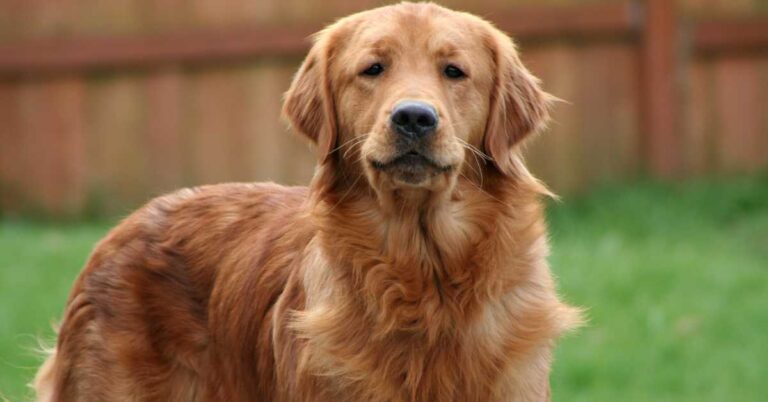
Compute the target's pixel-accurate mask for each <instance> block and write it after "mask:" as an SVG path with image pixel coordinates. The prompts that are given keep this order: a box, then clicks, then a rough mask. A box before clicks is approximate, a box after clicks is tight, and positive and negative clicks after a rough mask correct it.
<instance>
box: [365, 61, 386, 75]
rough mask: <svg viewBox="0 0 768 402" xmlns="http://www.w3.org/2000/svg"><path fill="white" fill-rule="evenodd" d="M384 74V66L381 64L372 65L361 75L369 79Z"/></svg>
mask: <svg viewBox="0 0 768 402" xmlns="http://www.w3.org/2000/svg"><path fill="white" fill-rule="evenodd" d="M383 72H384V66H382V65H381V63H374V64H372V65H371V66H370V67H368V68H366V69H365V70H363V72H362V73H360V74H361V75H367V76H369V77H375V76H377V75H380V74H381V73H383Z"/></svg>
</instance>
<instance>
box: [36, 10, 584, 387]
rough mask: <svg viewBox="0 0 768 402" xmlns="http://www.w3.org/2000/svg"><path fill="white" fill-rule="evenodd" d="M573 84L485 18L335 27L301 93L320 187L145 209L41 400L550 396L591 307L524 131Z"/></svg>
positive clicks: (101, 256) (294, 120) (289, 105)
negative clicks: (560, 273) (569, 271)
mask: <svg viewBox="0 0 768 402" xmlns="http://www.w3.org/2000/svg"><path fill="white" fill-rule="evenodd" d="M553 99H554V98H553V97H552V96H550V95H548V94H547V93H545V92H544V91H543V90H542V89H541V87H540V84H539V82H538V80H537V79H536V78H535V77H534V76H533V75H532V74H531V73H530V72H529V71H528V70H527V69H526V68H525V67H524V66H523V64H522V63H521V61H520V58H519V56H518V53H517V51H516V48H515V45H514V44H513V42H512V40H511V39H510V38H509V37H507V36H506V35H505V34H503V33H501V32H500V31H498V30H497V29H495V28H494V27H493V26H492V25H491V24H490V23H488V22H486V21H484V20H482V19H480V18H478V17H475V16H473V15H470V14H466V13H461V12H455V11H452V10H448V9H446V8H442V7H440V6H437V5H434V4H428V3H402V4H398V5H392V6H386V7H382V8H377V9H373V10H369V11H365V12H361V13H358V14H354V15H351V16H349V17H346V18H343V19H341V20H339V21H337V22H336V23H334V24H332V25H330V26H329V27H327V28H326V29H324V30H323V31H321V32H320V33H318V34H317V35H316V36H315V37H314V44H313V46H312V48H311V50H310V52H309V54H308V56H307V57H306V59H305V60H304V62H303V65H302V66H301V68H300V70H299V71H298V73H297V74H296V76H295V77H294V80H293V82H292V84H291V86H290V88H289V90H288V92H287V93H286V95H285V100H284V109H283V112H284V115H285V117H286V118H287V120H288V121H289V123H290V124H291V126H292V127H293V129H294V130H295V131H297V132H298V133H300V134H302V135H304V136H306V137H307V138H309V140H310V141H311V143H313V144H314V148H315V149H316V151H317V155H318V166H317V169H316V171H315V175H314V177H313V179H312V181H311V183H310V185H309V187H283V186H279V185H276V184H271V183H250V184H220V185H210V186H202V187H197V188H192V189H184V190H180V191H178V192H175V193H173V194H170V195H166V196H162V197H159V198H156V199H154V200H152V201H150V202H149V203H148V204H147V205H145V206H144V207H142V208H141V209H139V210H138V211H137V212H135V213H133V214H132V215H130V216H129V217H128V218H126V219H125V220H124V221H123V222H121V223H120V224H119V225H118V226H117V227H116V228H114V229H113V230H112V231H111V232H110V233H109V234H108V235H107V236H106V237H105V238H104V239H103V240H101V242H100V243H99V244H98V245H97V246H96V248H95V250H94V252H93V253H92V255H91V256H90V259H89V261H88V262H87V264H86V266H85V268H84V270H83V271H82V273H81V274H80V276H79V277H78V278H77V280H76V282H75V283H74V285H73V288H72V292H71V295H70V297H69V300H68V302H67V306H66V310H65V312H64V316H63V318H62V322H61V324H60V328H59V330H58V339H57V344H56V346H55V349H54V350H53V351H52V352H51V354H50V356H49V357H48V359H47V361H46V362H45V363H44V364H43V366H42V367H41V368H40V370H39V372H38V374H37V376H36V379H35V383H34V387H35V388H36V392H37V397H38V400H39V401H56V402H64V401H101V402H103V401H228V402H240V401H242V402H246V401H248V402H252V401H438V402H440V401H483V402H485V401H516V402H523V401H526V402H533V401H536V402H543V401H548V400H550V386H549V371H550V365H551V358H552V349H553V345H554V342H555V340H556V339H557V338H558V337H559V336H560V335H561V334H563V333H564V332H565V331H567V330H569V329H570V328H573V327H575V326H576V325H578V323H579V310H578V309H576V308H573V307H570V306H568V305H566V304H565V303H563V302H561V301H560V300H559V298H558V296H557V293H556V290H555V286H554V284H553V280H552V277H551V274H550V271H549V268H548V265H547V262H546V257H547V253H548V244H547V231H546V225H545V220H544V216H543V203H542V201H543V200H544V199H545V198H546V197H547V196H548V195H549V192H548V190H547V189H546V187H545V186H544V185H543V184H542V183H541V182H540V181H538V180H537V179H536V178H534V176H532V174H531V173H530V172H529V171H528V170H527V169H526V167H525V164H524V162H523V158H522V156H521V145H522V143H523V142H524V140H526V139H527V138H528V137H529V136H531V135H532V134H533V133H536V132H538V131H540V130H541V129H542V128H543V127H544V126H545V124H546V122H547V120H548V116H549V109H550V106H551V103H552V102H553Z"/></svg>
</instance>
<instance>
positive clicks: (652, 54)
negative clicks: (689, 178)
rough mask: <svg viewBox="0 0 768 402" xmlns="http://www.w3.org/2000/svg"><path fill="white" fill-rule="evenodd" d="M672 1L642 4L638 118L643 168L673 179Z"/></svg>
mask: <svg viewBox="0 0 768 402" xmlns="http://www.w3.org/2000/svg"><path fill="white" fill-rule="evenodd" d="M675 3H676V0H646V1H645V20H644V23H643V33H642V48H641V67H642V74H643V77H642V81H641V82H642V94H643V95H642V116H643V131H642V132H643V141H642V142H643V145H644V154H645V160H646V166H647V168H648V169H649V171H650V172H651V173H652V174H654V175H657V176H660V177H664V178H673V177H676V176H678V175H679V174H680V170H681V166H682V149H681V146H682V144H681V135H680V133H679V129H680V127H679V125H678V121H679V120H678V112H679V110H680V105H679V100H680V96H679V91H678V86H677V79H678V76H677V75H678V73H679V71H678V54H677V52H678V26H677V13H676V4H675Z"/></svg>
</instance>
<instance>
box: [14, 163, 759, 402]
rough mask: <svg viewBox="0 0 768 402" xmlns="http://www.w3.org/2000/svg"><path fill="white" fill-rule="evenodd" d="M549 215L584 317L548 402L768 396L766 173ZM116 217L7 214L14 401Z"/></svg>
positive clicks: (579, 205) (597, 201)
mask: <svg viewBox="0 0 768 402" xmlns="http://www.w3.org/2000/svg"><path fill="white" fill-rule="evenodd" d="M549 211H550V214H549V217H550V222H551V229H552V244H553V254H552V258H551V262H552V269H553V271H554V272H555V275H556V276H557V277H558V283H559V285H560V290H561V293H562V295H563V297H564V298H565V299H566V300H568V301H569V302H571V303H572V304H576V305H580V306H583V307H585V308H586V309H587V310H588V316H589V324H588V326H586V327H585V328H583V329H581V330H579V331H577V332H575V333H573V334H571V335H569V336H568V337H566V339H565V340H564V341H563V342H562V343H561V344H560V346H559V348H558V351H557V354H556V362H555V366H554V372H553V375H552V384H553V393H554V395H553V400H555V401H567V402H574V401H576V402H578V401H584V402H587V401H589V402H614V401H622V402H648V401H675V402H681V401H683V402H685V401H691V402H693V401H696V402H706V401H712V402H714V401H718V402H721V401H741V402H748V401H764V400H765V397H766V395H768V381H766V378H768V176H766V175H763V176H761V177H751V178H738V179H728V180H720V181H718V180H710V181H699V182H691V183H687V184H683V185H662V184H657V183H641V184H635V185H631V186H630V185H623V186H611V187H606V188H603V189H601V190H599V191H596V192H594V193H591V194H588V195H584V196H580V197H567V198H565V199H564V200H562V201H561V202H559V203H552V204H551V207H550V209H549ZM109 226H110V223H77V224H73V223H69V224H51V223H41V222H32V221H19V220H12V219H5V220H0V395H2V396H4V397H5V398H7V399H8V400H10V401H14V402H15V401H22V400H27V399H29V393H28V391H27V389H26V386H25V384H26V383H27V382H28V381H29V380H30V379H31V377H32V376H33V374H34V372H35V368H36V366H37V365H38V364H39V363H40V360H39V355H38V354H37V353H36V352H35V350H36V349H37V348H38V339H43V340H51V339H52V331H51V329H50V323H51V322H53V321H54V320H55V319H57V318H58V317H59V316H60V314H61V311H62V308H63V303H64V301H65V299H66V296H67V293H68V291H69V287H70V285H71V283H72V281H73V279H74V278H75V276H76V275H77V272H78V271H79V270H80V268H81V266H82V265H83V263H84V261H85V259H86V257H87V256H88V253H89V250H90V249H91V247H92V246H93V244H94V243H95V242H96V241H97V240H98V239H99V238H100V237H101V236H103V235H104V234H105V233H106V231H107V229H108V228H109ZM0 399H2V398H0Z"/></svg>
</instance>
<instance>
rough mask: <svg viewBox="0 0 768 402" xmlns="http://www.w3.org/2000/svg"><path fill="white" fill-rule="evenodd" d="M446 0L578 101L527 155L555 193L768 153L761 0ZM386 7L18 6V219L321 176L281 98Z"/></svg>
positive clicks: (0, 176)
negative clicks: (341, 29) (289, 123)
mask: <svg viewBox="0 0 768 402" xmlns="http://www.w3.org/2000/svg"><path fill="white" fill-rule="evenodd" d="M2 3H9V4H8V5H7V7H6V5H3V4H2ZM445 3H446V5H448V6H451V7H454V8H459V9H465V10H468V11H471V12H475V13H477V14H480V15H483V16H485V17H487V18H489V19H491V20H493V21H494V22H496V23H497V25H498V26H500V27H501V28H502V29H504V30H506V31H507V32H509V33H510V34H511V35H512V36H513V37H515V38H516V39H517V40H518V41H519V42H520V43H521V45H522V51H523V58H524V59H525V61H526V63H527V65H529V67H531V69H532V70H533V71H534V73H536V74H537V75H538V76H540V77H541V78H542V79H543V81H544V86H545V88H546V89H547V90H548V91H550V92H552V93H554V94H555V95H557V96H559V97H561V98H563V99H566V100H568V102H569V103H564V104H559V105H557V107H556V110H555V112H554V117H555V123H554V124H553V126H552V128H551V129H550V130H549V131H548V132H547V133H546V134H545V135H543V136H541V137H540V138H539V139H538V140H537V141H536V142H535V143H534V144H533V145H532V146H531V148H530V150H529V156H530V157H529V159H530V161H531V165H532V167H533V170H534V171H535V172H536V173H538V174H539V175H540V176H542V177H543V178H544V179H545V180H546V181H547V182H549V183H550V184H551V185H552V187H554V188H555V190H556V191H561V192H572V191H577V190H581V189H584V188H588V187H590V186H591V185H593V184H595V183H602V182H606V181H616V180H625V179H631V178H632V177H635V176H637V175H639V174H643V173H645V172H649V173H651V174H656V175H659V176H662V177H666V178H679V177H688V176H692V175H701V174H710V173H716V172H741V171H753V170H757V169H762V168H765V167H766V166H768V113H766V111H768V108H767V107H766V105H767V104H768V17H766V16H763V17H761V16H759V14H756V13H755V12H754V10H755V9H756V8H757V7H758V6H759V5H758V4H757V3H758V2H754V3H755V4H753V5H751V6H749V7H748V8H746V9H745V10H741V11H738V10H737V11H735V12H729V13H728V14H729V15H728V16H727V17H723V16H722V14H723V12H718V13H715V14H717V15H711V14H712V13H708V12H707V10H711V7H712V4H715V3H717V2H715V1H714V0H685V1H680V2H673V1H669V0H646V1H629V2H627V1H609V2H589V1H587V2H584V1H581V2H577V1H569V2H568V1H566V2H563V1H559V2H558V1H549V2H537V3H536V5H533V4H531V2H528V3H526V2H522V1H517V2H508V1H507V2H502V1H500V0H497V1H493V0H486V1H480V2H472V3H470V2H469V1H464V2H462V1H447V2H445ZM510 3H511V4H510ZM561 3H565V4H561ZM710 3H712V4H710ZM738 3H739V4H740V6H741V7H744V4H745V2H744V1H741V2H738ZM378 4H380V2H377V1H366V2H352V1H344V0H334V1H326V2H302V1H299V0H279V1H278V0H268V1H267V0H262V1H253V0H227V1H223V0H197V1H189V2H182V1H178V0H158V1H155V2H141V1H138V0H119V1H117V0H115V1H110V2H96V3H93V4H91V3H88V2H74V1H65V0H56V1H53V0H49V1H39V2H23V1H18V0H0V9H2V11H0V213H9V214H10V213H17V212H44V213H48V214H53V215H76V214H82V213H84V212H87V213H97V214H113V213H123V212H125V211H127V210H129V209H130V208H133V207H135V206H136V205H138V204H139V203H141V202H142V201H144V200H146V199H147V198H148V197H150V196H152V195H156V194H159V193H162V192H165V191H169V190H171V189H174V188H177V187H180V186H186V185H194V184H200V183H209V182H220V181H231V180H274V181H278V182H283V183H289V184H299V183H306V182H307V181H308V179H309V177H310V176H311V174H312V168H313V163H314V160H313V156H312V154H311V152H309V150H308V149H307V145H306V144H305V143H304V142H302V140H300V139H298V138H295V137H294V136H292V135H290V134H288V133H287V130H286V128H285V124H284V123H283V122H281V121H280V120H279V109H280V100H281V94H282V92H283V91H284V90H285V89H286V88H287V86H288V83H289V81H290V78H291V76H292V74H293V72H294V70H295V69H296V67H297V65H298V63H299V62H300V60H301V58H302V55H303V54H304V52H305V51H306V50H307V46H308V41H307V40H306V37H307V36H308V35H309V34H310V33H312V32H314V31H316V30H317V29H319V28H320V27H322V26H323V25H324V24H326V23H328V22H330V21H332V20H333V19H334V18H336V17H338V16H341V15H345V14H348V13H351V12H354V11H357V10H359V9H364V8H369V7H372V6H374V5H378ZM718 4H719V3H718ZM86 6H87V7H88V8H87V9H86V8H85V7H86ZM745 12H746V13H745ZM745 14H746V15H747V17H745Z"/></svg>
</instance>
